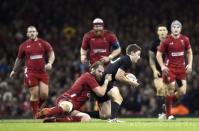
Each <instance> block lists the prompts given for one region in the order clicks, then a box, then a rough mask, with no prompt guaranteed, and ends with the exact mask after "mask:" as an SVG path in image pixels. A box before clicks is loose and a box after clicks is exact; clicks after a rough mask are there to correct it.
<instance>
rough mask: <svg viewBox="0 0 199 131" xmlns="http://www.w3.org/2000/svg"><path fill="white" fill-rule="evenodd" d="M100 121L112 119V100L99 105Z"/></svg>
mask: <svg viewBox="0 0 199 131" xmlns="http://www.w3.org/2000/svg"><path fill="white" fill-rule="evenodd" d="M99 116H100V119H109V118H110V117H111V100H107V101H104V102H102V103H99Z"/></svg>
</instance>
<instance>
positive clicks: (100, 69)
mask: <svg viewBox="0 0 199 131" xmlns="http://www.w3.org/2000/svg"><path fill="white" fill-rule="evenodd" d="M90 73H91V74H92V75H94V76H95V78H96V79H97V80H98V81H100V80H101V78H102V75H103V73H104V65H103V63H102V62H100V61H97V62H95V63H94V64H92V65H91V67H90Z"/></svg>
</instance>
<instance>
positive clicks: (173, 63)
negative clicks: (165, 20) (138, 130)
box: [157, 20, 193, 119]
mask: <svg viewBox="0 0 199 131" xmlns="http://www.w3.org/2000/svg"><path fill="white" fill-rule="evenodd" d="M181 30H182V24H181V23H180V22H179V21H178V20H175V21H173V22H172V24H171V35H169V36H168V37H167V39H166V40H165V41H163V42H162V43H161V44H160V47H159V49H158V52H157V60H158V63H159V64H160V66H161V69H162V73H163V82H164V83H165V84H166V87H167V89H168V93H167V95H168V96H167V97H166V115H167V117H168V119H170V118H173V116H171V106H172V101H173V99H174V98H179V97H180V96H182V95H184V94H185V93H186V88H187V81H186V73H190V72H191V71H192V61H193V54H192V49H191V45H190V42H189V38H188V37H187V36H185V35H182V34H181ZM185 51H186V53H187V59H188V63H187V64H186V63H185V58H184V57H185ZM163 53H164V54H165V61H164V62H163V59H162V55H163ZM175 82H176V84H177V85H178V88H177V89H175ZM175 90H176V91H175Z"/></svg>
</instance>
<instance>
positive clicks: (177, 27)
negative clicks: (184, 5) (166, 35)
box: [171, 20, 182, 36]
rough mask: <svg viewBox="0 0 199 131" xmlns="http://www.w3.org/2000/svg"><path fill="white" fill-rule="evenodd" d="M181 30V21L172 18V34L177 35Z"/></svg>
mask: <svg viewBox="0 0 199 131" xmlns="http://www.w3.org/2000/svg"><path fill="white" fill-rule="evenodd" d="M181 30H182V24H181V22H180V21H178V20H174V21H173V22H172V23H171V33H172V34H173V35H174V36H178V35H179V34H180V33H181Z"/></svg>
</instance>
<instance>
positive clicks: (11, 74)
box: [10, 58, 22, 78]
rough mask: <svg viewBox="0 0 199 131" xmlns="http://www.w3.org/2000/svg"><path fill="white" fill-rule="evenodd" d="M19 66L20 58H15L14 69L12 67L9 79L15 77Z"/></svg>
mask: <svg viewBox="0 0 199 131" xmlns="http://www.w3.org/2000/svg"><path fill="white" fill-rule="evenodd" d="M21 64H22V60H21V59H20V58H16V60H15V64H14V67H13V69H12V71H11V73H10V77H11V78H14V77H15V75H16V73H17V71H18V70H19V67H20V66H21Z"/></svg>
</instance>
